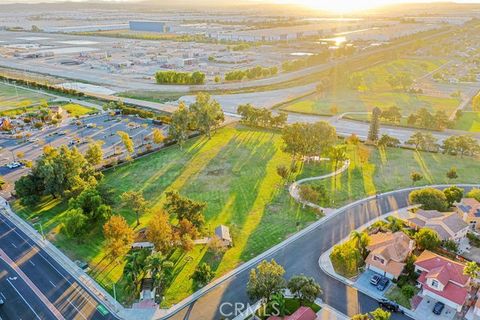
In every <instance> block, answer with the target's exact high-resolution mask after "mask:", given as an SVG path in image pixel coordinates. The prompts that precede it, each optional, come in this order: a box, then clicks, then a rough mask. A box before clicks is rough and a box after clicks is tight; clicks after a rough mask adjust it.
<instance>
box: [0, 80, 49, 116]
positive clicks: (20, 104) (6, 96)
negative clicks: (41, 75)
mask: <svg viewBox="0 0 480 320" xmlns="http://www.w3.org/2000/svg"><path fill="white" fill-rule="evenodd" d="M51 99H52V97H50V96H47V95H43V94H40V93H36V92H33V91H30V90H26V89H22V88H20V87H13V86H9V85H6V84H3V83H0V111H3V110H9V109H15V108H25V107H29V106H31V105H32V104H38V103H40V102H42V101H50V100H51Z"/></svg>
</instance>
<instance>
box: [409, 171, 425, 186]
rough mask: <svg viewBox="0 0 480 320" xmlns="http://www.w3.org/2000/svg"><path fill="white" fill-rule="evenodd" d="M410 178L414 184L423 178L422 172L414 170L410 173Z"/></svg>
mask: <svg viewBox="0 0 480 320" xmlns="http://www.w3.org/2000/svg"><path fill="white" fill-rule="evenodd" d="M410 179H412V185H414V184H415V182H417V181H420V180H422V179H423V176H422V174H421V173H420V172H417V171H412V173H410Z"/></svg>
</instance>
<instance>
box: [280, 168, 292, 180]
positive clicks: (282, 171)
mask: <svg viewBox="0 0 480 320" xmlns="http://www.w3.org/2000/svg"><path fill="white" fill-rule="evenodd" d="M277 174H278V175H279V176H280V177H281V178H282V179H283V180H287V179H288V176H289V175H290V170H288V168H287V167H286V166H284V165H278V166H277Z"/></svg>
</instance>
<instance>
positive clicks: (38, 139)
mask: <svg viewBox="0 0 480 320" xmlns="http://www.w3.org/2000/svg"><path fill="white" fill-rule="evenodd" d="M154 127H156V128H159V129H161V130H162V131H163V132H164V135H167V126H165V125H163V126H160V125H154V124H153V123H152V121H151V120H148V119H142V118H138V117H136V116H123V115H115V116H111V115H109V114H107V113H102V114H99V115H92V116H87V117H83V118H81V119H79V120H77V119H70V120H68V121H65V122H64V123H62V124H61V125H59V126H50V127H46V128H43V130H36V131H32V132H31V136H30V137H29V138H27V139H14V138H13V137H6V136H5V137H1V138H0V148H1V150H0V175H1V176H3V177H4V179H5V180H6V181H7V182H11V183H12V182H14V181H16V180H18V179H19V178H20V177H21V176H22V175H24V174H25V173H26V172H27V170H28V169H27V168H25V167H24V166H22V167H18V168H8V167H7V165H8V164H11V163H12V162H14V161H19V160H23V161H35V160H36V159H37V158H38V157H40V155H41V154H42V152H43V147H44V146H46V145H48V146H52V147H55V148H57V147H60V146H62V145H68V146H76V147H77V148H78V149H79V150H80V151H81V152H84V151H85V150H86V149H87V146H88V143H89V142H90V141H92V140H93V141H99V140H100V141H103V142H104V143H103V145H102V148H103V152H104V158H108V157H111V156H113V155H114V154H117V155H118V154H119V153H123V152H124V147H123V142H122V141H121V139H120V137H119V136H118V135H117V131H125V132H127V133H128V134H129V135H130V137H131V138H132V140H133V141H134V146H135V152H141V151H143V150H144V148H145V143H144V141H145V138H148V137H149V136H150V135H151V134H152V130H153V128H154ZM19 154H21V155H22V158H21V159H19V157H18V155H19Z"/></svg>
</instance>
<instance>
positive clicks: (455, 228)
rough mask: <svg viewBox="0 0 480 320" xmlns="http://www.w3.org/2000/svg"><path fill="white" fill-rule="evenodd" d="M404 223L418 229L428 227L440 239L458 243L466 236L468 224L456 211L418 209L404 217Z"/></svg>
mask: <svg viewBox="0 0 480 320" xmlns="http://www.w3.org/2000/svg"><path fill="white" fill-rule="evenodd" d="M405 222H406V224H407V225H409V226H410V227H412V228H414V229H416V230H419V229H421V228H429V229H432V230H434V231H436V232H437V233H438V235H439V237H440V239H441V240H442V241H446V240H453V241H455V242H456V243H460V242H461V241H462V240H463V239H465V237H466V236H467V232H468V224H467V223H465V222H464V221H463V219H462V218H461V217H460V216H459V215H458V214H457V213H456V212H446V213H445V212H439V211H437V210H422V209H419V210H418V211H416V212H415V213H412V214H411V215H410V217H409V218H407V219H406V221H405Z"/></svg>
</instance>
